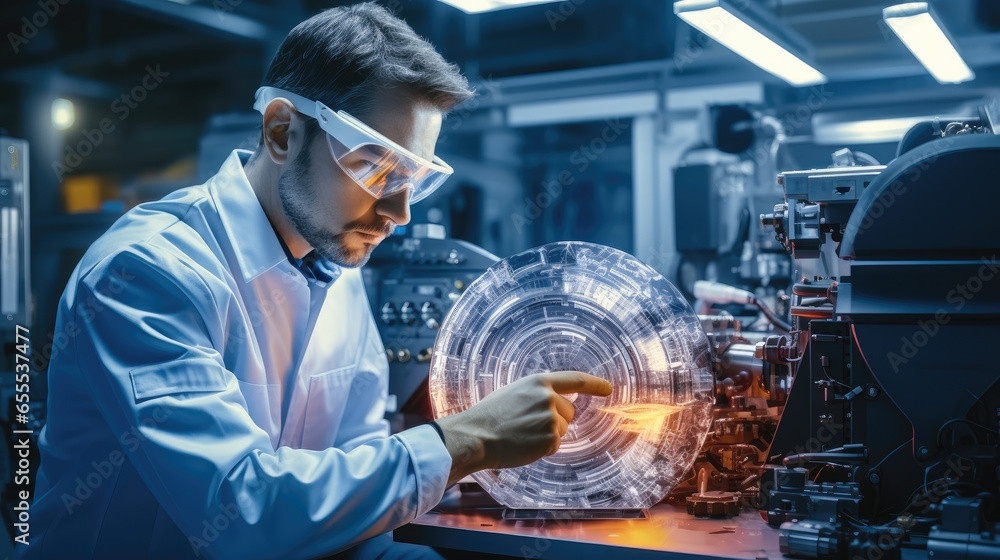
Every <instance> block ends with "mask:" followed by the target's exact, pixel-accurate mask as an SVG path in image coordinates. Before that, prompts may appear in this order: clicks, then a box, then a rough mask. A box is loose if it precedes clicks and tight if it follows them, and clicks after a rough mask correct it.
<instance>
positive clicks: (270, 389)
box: [240, 380, 281, 446]
mask: <svg viewBox="0 0 1000 560" xmlns="http://www.w3.org/2000/svg"><path fill="white" fill-rule="evenodd" d="M240 392H241V393H243V399H244V400H245V401H246V402H247V412H249V413H250V418H251V419H253V422H254V424H257V425H258V426H260V428H261V429H262V430H264V431H265V432H267V435H268V437H270V438H271V445H273V446H277V444H278V436H280V435H281V391H280V386H279V385H278V384H276V383H274V384H268V385H261V384H259V383H248V382H246V381H242V380H241V381H240Z"/></svg>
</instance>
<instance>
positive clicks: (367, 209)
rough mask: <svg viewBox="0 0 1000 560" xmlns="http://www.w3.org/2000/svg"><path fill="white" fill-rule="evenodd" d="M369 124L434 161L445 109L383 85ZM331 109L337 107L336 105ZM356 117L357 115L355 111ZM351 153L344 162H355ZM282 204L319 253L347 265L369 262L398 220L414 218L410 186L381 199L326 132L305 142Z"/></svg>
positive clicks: (289, 171)
mask: <svg viewBox="0 0 1000 560" xmlns="http://www.w3.org/2000/svg"><path fill="white" fill-rule="evenodd" d="M373 106H374V109H373V110H372V111H371V114H370V115H364V116H358V118H360V119H361V120H362V121H363V122H364V123H365V124H367V125H368V126H370V127H372V128H374V129H375V130H377V131H378V132H380V133H381V134H383V135H384V136H386V137H388V138H389V139H391V140H392V141H394V142H396V143H397V144H399V145H400V146H403V147H404V148H406V149H408V150H410V151H411V152H413V153H415V154H417V155H418V156H421V157H423V158H425V159H427V160H430V159H432V158H433V156H434V145H435V144H436V143H437V137H438V134H439V133H440V131H441V117H442V115H441V111H439V110H438V109H436V108H434V107H432V106H431V105H429V104H425V103H422V102H418V101H415V99H414V98H413V97H411V96H409V95H407V94H406V93H404V92H403V91H401V90H382V91H381V92H380V93H379V94H378V96H377V97H376V99H375V100H374V105H373ZM332 109H334V110H337V108H336V107H332ZM355 116H357V115H355ZM351 157H356V156H355V155H354V154H350V155H348V156H347V157H346V158H345V159H344V160H343V162H342V163H343V164H345V165H346V166H348V167H349V166H350V165H351V164H352V163H358V162H352V161H349V158H351ZM278 194H279V196H280V198H281V205H282V207H283V209H284V211H285V214H286V215H287V216H288V219H289V221H290V222H291V223H292V225H293V226H295V229H296V230H298V232H299V234H300V235H301V236H302V237H303V238H304V239H305V240H306V242H308V243H309V244H310V245H312V247H313V248H314V249H316V251H317V252H319V254H320V255H322V256H323V257H325V258H327V259H330V260H331V261H333V262H335V263H336V264H338V265H340V266H344V267H349V268H354V267H358V266H361V265H363V264H365V263H366V262H368V258H369V257H370V256H371V252H372V250H373V249H375V246H376V245H378V244H379V243H380V242H381V241H382V240H383V239H385V238H386V237H388V236H389V235H391V234H392V231H393V230H394V229H395V227H396V226H397V225H405V224H407V223H408V222H409V221H410V209H409V203H410V192H409V190H408V189H406V190H404V191H402V192H399V193H396V194H394V195H392V196H388V197H385V198H382V199H376V198H375V197H373V196H372V195H370V194H368V192H367V191H366V190H364V189H363V188H361V187H360V186H358V185H357V183H355V182H354V181H353V180H352V179H351V178H350V177H348V176H347V174H345V173H344V171H343V170H342V169H341V168H340V166H338V165H337V162H336V161H335V160H334V158H333V154H331V153H330V148H329V145H328V144H327V140H326V132H324V131H322V130H320V132H319V134H317V135H316V138H315V139H314V140H313V141H312V142H311V143H310V144H309V145H307V146H304V147H303V148H302V150H301V151H300V152H299V154H298V156H296V158H295V159H294V161H292V162H291V163H290V164H289V165H288V166H287V168H286V169H285V171H284V172H283V173H282V175H281V178H280V179H279V181H278Z"/></svg>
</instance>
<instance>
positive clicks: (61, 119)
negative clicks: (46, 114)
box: [52, 97, 76, 130]
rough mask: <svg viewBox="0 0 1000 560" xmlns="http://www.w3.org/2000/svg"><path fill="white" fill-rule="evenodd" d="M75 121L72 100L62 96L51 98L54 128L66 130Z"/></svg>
mask: <svg viewBox="0 0 1000 560" xmlns="http://www.w3.org/2000/svg"><path fill="white" fill-rule="evenodd" d="M74 122H76V108H75V107H74V106H73V102H72V101H70V100H69V99H63V98H62V97H60V98H57V99H53V100H52V126H54V127H55V128H56V130H66V129H68V128H69V127H71V126H73V123H74Z"/></svg>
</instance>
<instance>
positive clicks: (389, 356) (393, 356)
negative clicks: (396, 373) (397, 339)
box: [385, 348, 396, 364]
mask: <svg viewBox="0 0 1000 560" xmlns="http://www.w3.org/2000/svg"><path fill="white" fill-rule="evenodd" d="M385 357H386V359H387V360H389V363H390V364H391V363H392V362H393V361H395V359H396V353H395V352H393V351H392V349H391V348H386V349H385Z"/></svg>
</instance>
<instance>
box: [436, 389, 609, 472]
mask: <svg viewBox="0 0 1000 560" xmlns="http://www.w3.org/2000/svg"><path fill="white" fill-rule="evenodd" d="M571 393H584V394H587V395H597V396H601V397H606V396H608V395H610V394H611V383H609V382H608V381H605V380H603V379H601V378H599V377H594V376H593V375H588V374H586V373H580V372H577V371H558V372H552V373H539V374H536V375H529V376H528V377H524V378H521V379H518V380H517V381H515V382H514V383H511V384H510V385H507V386H505V387H501V388H499V389H497V390H496V391H493V392H492V393H490V394H489V395H487V396H486V398H485V399H483V400H482V401H481V402H479V403H477V404H476V405H475V406H472V407H470V408H469V409H468V410H466V411H464V412H461V413H459V414H454V415H452V416H446V417H444V418H440V419H438V420H437V424H438V426H440V427H441V431H442V432H443V433H444V440H445V445H446V446H447V447H448V452H449V453H451V457H452V466H451V476H450V477H449V479H448V484H453V483H455V482H457V481H458V480H459V479H461V478H463V477H465V476H466V475H468V474H470V473H473V472H476V471H479V470H483V469H497V468H506V467H519V466H521V465H527V464H528V463H532V462H534V461H536V460H538V459H540V458H541V457H544V456H546V455H551V454H553V453H555V452H556V451H558V450H559V443H560V441H561V440H562V437H563V436H564V435H566V431H567V430H568V429H569V423H570V422H572V421H573V416H574V415H575V414H576V409H574V408H573V403H571V402H570V401H569V400H568V399H567V398H566V397H564V396H563V395H566V394H571Z"/></svg>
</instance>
